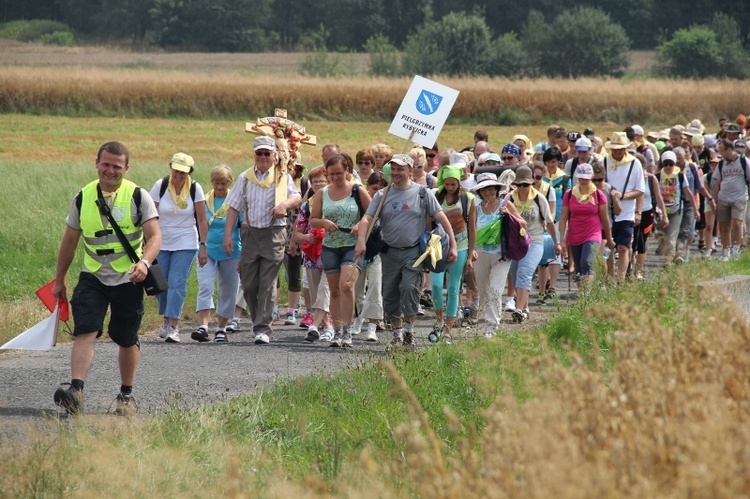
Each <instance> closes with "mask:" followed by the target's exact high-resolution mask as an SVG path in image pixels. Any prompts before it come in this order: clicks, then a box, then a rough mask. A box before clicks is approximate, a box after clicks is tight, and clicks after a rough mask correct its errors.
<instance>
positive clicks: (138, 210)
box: [76, 186, 142, 227]
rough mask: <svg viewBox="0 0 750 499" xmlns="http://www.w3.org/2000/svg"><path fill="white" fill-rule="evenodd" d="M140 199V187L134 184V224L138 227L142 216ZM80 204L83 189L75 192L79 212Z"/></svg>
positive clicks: (79, 211)
mask: <svg viewBox="0 0 750 499" xmlns="http://www.w3.org/2000/svg"><path fill="white" fill-rule="evenodd" d="M97 189H98V187H97ZM141 200H142V197H141V188H140V187H139V186H135V190H134V191H133V203H134V204H135V210H136V214H137V216H136V218H135V225H136V226H139V227H140V225H141V217H142V213H141ZM82 205H83V191H78V194H76V208H78V213H81V206H82ZM110 223H111V222H110Z"/></svg>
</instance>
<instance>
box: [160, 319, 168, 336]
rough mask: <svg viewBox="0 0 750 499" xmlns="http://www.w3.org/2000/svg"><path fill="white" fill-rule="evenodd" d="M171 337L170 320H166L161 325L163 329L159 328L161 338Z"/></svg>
mask: <svg viewBox="0 0 750 499" xmlns="http://www.w3.org/2000/svg"><path fill="white" fill-rule="evenodd" d="M168 335H169V319H168V318H166V317H165V318H164V322H162V323H161V327H160V328H159V338H162V339H164V338H166V337H167V336H168Z"/></svg>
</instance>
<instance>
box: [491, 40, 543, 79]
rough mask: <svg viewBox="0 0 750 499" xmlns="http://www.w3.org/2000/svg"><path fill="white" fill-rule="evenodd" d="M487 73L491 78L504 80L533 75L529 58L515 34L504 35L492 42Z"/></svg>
mask: <svg viewBox="0 0 750 499" xmlns="http://www.w3.org/2000/svg"><path fill="white" fill-rule="evenodd" d="M487 72H488V74H490V75H492V76H505V77H506V78H519V77H522V76H530V75H532V74H533V73H534V68H533V67H532V64H531V62H530V61H529V56H528V54H527V53H526V50H524V48H523V45H522V44H521V42H520V41H519V40H518V37H517V36H516V34H515V33H506V34H504V35H502V36H501V37H499V38H497V39H496V40H495V41H493V42H492V48H491V49H490V63H489V66H488V68H487Z"/></svg>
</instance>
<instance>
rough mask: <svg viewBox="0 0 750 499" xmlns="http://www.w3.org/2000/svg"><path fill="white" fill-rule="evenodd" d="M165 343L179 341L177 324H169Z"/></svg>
mask: <svg viewBox="0 0 750 499" xmlns="http://www.w3.org/2000/svg"><path fill="white" fill-rule="evenodd" d="M165 341H166V342H167V343H179V342H180V328H179V327H178V326H174V327H172V326H169V333H167V339H166V340H165Z"/></svg>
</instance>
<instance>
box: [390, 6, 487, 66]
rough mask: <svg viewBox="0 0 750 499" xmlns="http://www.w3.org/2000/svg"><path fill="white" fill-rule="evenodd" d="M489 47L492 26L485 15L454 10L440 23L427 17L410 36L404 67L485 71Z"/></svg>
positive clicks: (405, 49)
mask: <svg viewBox="0 0 750 499" xmlns="http://www.w3.org/2000/svg"><path fill="white" fill-rule="evenodd" d="M490 50H491V36H490V29H489V28H488V27H487V24H486V23H485V21H484V18H482V17H480V16H476V15H467V14H465V13H463V12H459V13H455V12H453V13H450V14H448V15H447V16H445V17H444V18H442V19H441V20H440V21H438V22H437V23H433V22H431V21H427V22H426V23H425V24H423V25H422V26H420V27H419V28H418V29H417V33H416V34H414V35H410V36H409V38H408V40H407V41H406V47H405V48H404V51H405V53H406V55H405V60H404V68H405V69H406V70H407V72H409V73H417V74H424V75H430V74H443V75H450V76H458V75H483V74H487V70H488V67H489V58H488V57H487V54H488V53H489V52H490Z"/></svg>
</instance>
